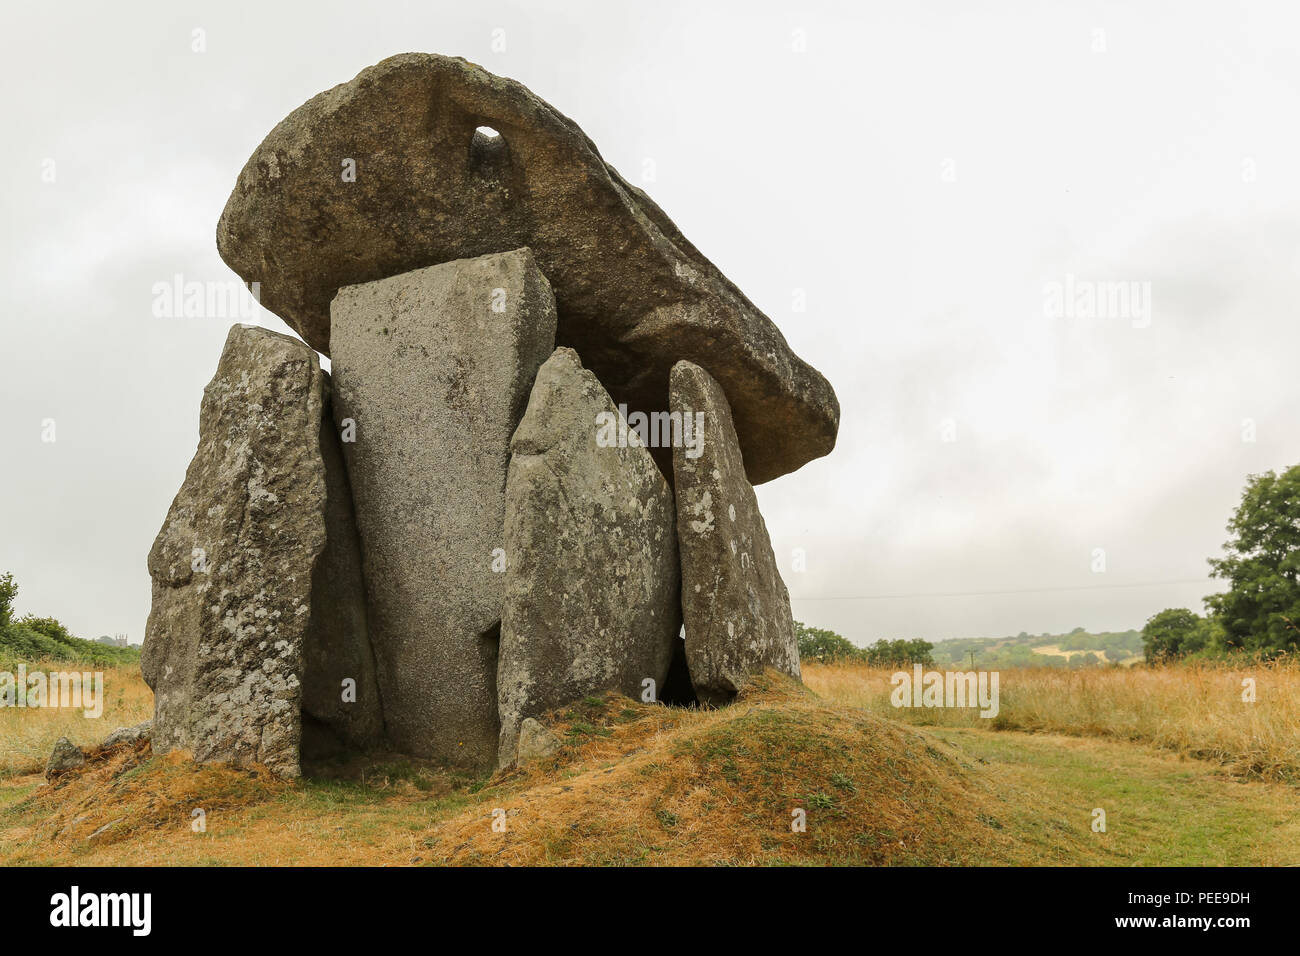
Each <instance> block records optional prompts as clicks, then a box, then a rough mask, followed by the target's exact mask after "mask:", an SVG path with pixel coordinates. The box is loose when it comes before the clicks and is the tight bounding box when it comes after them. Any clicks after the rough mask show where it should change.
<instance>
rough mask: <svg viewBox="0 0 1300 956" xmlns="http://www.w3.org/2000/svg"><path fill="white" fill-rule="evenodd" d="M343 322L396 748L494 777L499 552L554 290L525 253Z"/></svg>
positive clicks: (343, 406) (350, 409) (337, 339)
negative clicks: (512, 469)
mask: <svg viewBox="0 0 1300 956" xmlns="http://www.w3.org/2000/svg"><path fill="white" fill-rule="evenodd" d="M497 309H500V311H497ZM333 316H334V332H333V346H334V360H333V371H334V383H335V388H336V401H335V417H336V420H337V422H338V423H339V425H340V426H341V427H346V425H347V422H348V420H351V421H352V422H353V423H354V425H355V441H353V442H348V441H345V442H344V444H343V450H344V456H345V459H346V461H347V466H348V474H349V477H350V478H351V482H352V490H353V500H354V502H355V504H356V511H357V524H358V527H359V529H360V532H361V541H362V553H363V559H364V567H365V576H366V588H367V592H368V594H369V599H370V605H369V606H370V614H369V622H370V633H371V638H372V642H373V644H374V648H375V658H376V662H377V665H378V668H379V686H380V691H381V694H382V696H383V701H384V718H385V725H386V728H387V732H388V735H389V738H390V739H391V740H392V742H393V743H394V744H395V745H396V746H397V748H398V749H400V750H402V751H405V752H408V753H412V754H416V755H420V756H425V757H435V758H443V759H447V760H450V761H453V762H457V763H462V764H468V765H472V766H476V767H491V766H492V765H494V764H495V761H496V745H497V732H498V723H497V688H496V671H497V654H498V645H499V640H500V621H501V604H502V596H503V593H504V586H505V583H504V575H503V574H501V573H497V572H496V571H494V570H493V563H494V558H495V557H496V556H495V555H494V551H497V549H500V548H502V546H503V540H502V529H503V524H504V521H505V484H506V468H507V465H508V464H509V455H510V436H511V435H512V434H513V433H514V430H515V427H516V426H517V425H518V423H519V419H520V416H522V414H523V411H524V407H525V405H526V404H527V401H528V393H529V390H530V388H531V387H532V384H533V379H534V377H535V376H536V374H537V369H538V368H539V367H540V366H541V364H542V363H543V362H544V361H546V358H547V356H549V355H550V354H551V351H552V349H553V348H554V344H555V302H554V298H553V296H552V295H551V290H550V286H549V285H548V284H547V281H546V278H545V277H544V276H543V275H542V274H541V272H540V271H538V269H537V266H536V264H535V263H534V261H533V257H532V254H531V253H530V252H529V251H528V250H527V249H520V250H516V251H514V252H506V253H500V254H496V255H489V256H482V257H480V258H477V259H469V260H462V261H459V262H449V263H444V264H442V265H437V266H431V267H429V268H427V269H420V270H417V271H415V272H410V273H407V274H404V275H399V276H393V277H391V278H388V279H382V280H380V281H378V282H371V283H367V284H364V285H357V286H348V287H346V288H344V289H342V290H340V291H339V294H338V296H337V298H336V299H335V300H334V304H333Z"/></svg>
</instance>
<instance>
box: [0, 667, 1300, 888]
mask: <svg viewBox="0 0 1300 956" xmlns="http://www.w3.org/2000/svg"><path fill="white" fill-rule="evenodd" d="M1255 676H1256V678H1257V687H1258V696H1259V700H1258V702H1257V703H1256V704H1253V705H1241V706H1242V707H1251V708H1254V709H1252V710H1244V709H1237V710H1234V704H1233V703H1232V701H1233V700H1235V701H1236V703H1237V704H1240V686H1241V685H1240V679H1239V676H1238V675H1237V674H1236V673H1235V672H1227V671H1219V672H1212V671H1208V670H1207V671H1195V670H1186V671H1183V670H1180V669H1171V670H1168V671H1147V670H1145V669H1136V670H1128V669H1125V670H1118V669H1116V670H1111V669H1096V670H1093V671H1087V672H1061V671H1057V670H1046V669H1044V670H1043V671H1042V672H1038V671H1033V670H1027V671H1023V672H1019V671H1018V672H1014V673H1013V672H1010V671H1008V672H1003V674H1002V685H1001V697H1002V701H1001V713H1000V714H999V717H998V719H996V720H993V721H990V720H981V719H980V718H978V717H975V716H972V715H971V714H968V713H964V712H961V713H959V712H953V711H943V710H919V709H918V710H910V711H906V710H895V709H894V708H892V707H890V706H889V704H888V691H889V684H888V679H889V672H887V671H872V670H868V669H865V668H862V667H834V666H816V665H813V666H808V667H806V668H805V680H806V683H807V685H808V687H807V689H805V688H800V687H797V686H794V685H791V684H790V683H789V682H787V681H785V680H784V679H781V678H778V677H775V676H769V677H767V678H764V679H763V680H761V681H758V682H756V686H755V687H754V688H753V689H752V690H751V691H750V692H748V693H746V694H745V695H744V697H743V698H742V699H741V700H740V701H739V702H738V703H737V704H736V705H734V706H732V707H728V708H724V709H722V710H716V711H698V710H683V709H675V708H665V707H659V706H653V705H645V704H641V703H639V702H633V701H629V700H626V699H624V698H618V697H605V698H589V699H587V700H586V701H584V702H581V703H580V704H578V705H575V706H574V707H573V708H571V709H570V710H568V711H566V712H564V713H560V714H556V715H554V717H553V718H552V720H551V724H552V727H553V729H554V730H555V732H557V733H558V734H559V735H560V737H561V739H562V740H563V741H564V746H563V748H562V750H561V751H560V753H559V754H558V755H557V756H556V757H555V758H554V759H553V760H551V761H548V762H546V763H545V764H539V765H534V766H532V767H530V768H528V769H525V770H516V771H512V772H510V773H507V774H499V775H497V776H495V777H493V778H491V779H489V780H467V779H464V778H461V777H458V776H455V775H451V774H448V773H447V772H445V771H442V770H440V769H438V768H436V767H430V766H426V765H422V764H419V763H416V762H411V761H397V762H387V763H378V764H371V765H367V766H362V767H356V766H354V767H350V768H345V769H344V770H340V771H339V775H338V777H337V778H336V779H329V780H322V779H316V780H310V781H302V782H297V783H282V782H278V781H275V780H273V779H271V778H269V777H268V776H267V775H266V774H265V773H264V772H259V771H257V770H251V771H238V770H232V769H229V768H221V767H204V768H196V767H195V766H193V765H192V764H191V763H190V762H189V761H188V760H187V759H186V758H185V757H184V755H180V754H169V755H167V756H164V757H155V756H153V755H152V754H151V753H150V752H149V748H148V746H147V745H143V746H141V747H139V748H136V749H130V748H127V749H122V748H118V749H115V750H113V751H108V752H105V753H96V752H94V751H93V750H92V753H91V760H90V763H89V765H88V767H87V768H86V770H85V771H84V772H82V773H80V774H76V775H74V776H73V777H71V778H69V779H67V780H65V781H64V782H62V783H61V784H60V785H57V786H52V785H49V784H47V783H46V782H45V781H44V779H43V778H42V777H41V776H39V775H37V774H35V773H32V772H31V771H33V770H34V769H35V768H36V766H37V765H38V764H39V763H40V762H42V761H43V759H44V756H45V754H46V753H48V747H47V746H46V744H49V745H52V743H53V740H54V739H55V738H56V737H57V736H59V735H60V734H67V735H68V736H71V737H73V739H77V740H79V742H83V743H90V742H91V741H92V740H93V739H94V738H95V737H96V735H98V738H102V737H103V736H104V735H105V734H107V733H108V732H109V731H111V730H112V729H113V728H115V727H116V726H118V725H121V724H130V723H136V722H138V721H139V720H140V719H143V718H144V717H145V716H148V710H149V709H150V708H149V704H148V700H149V698H148V691H147V689H146V688H144V687H143V684H142V683H140V684H139V686H138V687H134V688H133V687H132V686H131V684H130V681H131V680H132V679H134V680H135V681H137V682H138V681H139V678H138V675H134V677H133V676H132V675H131V674H129V673H126V674H121V675H116V677H115V679H114V682H116V681H120V682H121V683H122V686H121V693H120V695H118V696H115V695H114V694H113V693H112V692H110V694H109V700H110V703H111V704H112V706H113V708H115V709H114V710H112V711H110V710H109V709H108V708H106V713H105V716H104V718H103V719H101V720H100V721H85V720H83V721H82V722H83V724H87V723H94V724H97V725H98V726H97V727H96V728H95V729H94V730H93V731H88V730H84V729H83V730H82V731H81V732H80V733H79V734H78V733H76V732H69V730H70V727H71V725H69V724H67V723H64V722H62V721H63V720H65V718H55V717H53V716H51V717H50V719H49V720H48V723H45V724H41V725H40V726H38V722H36V721H32V720H30V718H31V716H32V714H31V712H26V713H25V714H24V715H23V716H22V717H21V718H20V720H21V725H20V724H0V732H3V733H4V734H5V736H4V737H3V738H0V739H3V740H4V741H5V748H6V751H5V754H4V756H3V758H0V759H3V761H4V763H3V766H4V767H5V768H6V772H7V776H5V777H4V778H3V779H0V863H3V864H5V865H32V864H42V863H77V864H107V865H114V864H140V865H147V864H152V863H163V862H166V863H186V864H195V865H212V864H253V865H293V864H342V865H349V864H399V865H411V864H414V865H421V864H424V865H428V864H468V865H500V864H505V863H510V864H513V865H520V864H541V865H556V864H560V865H564V864H648V865H673V864H688V865H695V864H704V865H707V864H726V865H750V864H759V865H782V864H787V865H788V864H794V865H804V864H834V863H851V864H871V865H963V864H1030V863H1046V864H1069V865H1096V864H1120V865H1151V864H1171V865H1204V864H1227V865H1260V864H1300V788H1297V786H1296V785H1295V780H1296V776H1295V771H1296V768H1297V766H1298V762H1297V760H1296V754H1295V751H1294V747H1295V746H1296V737H1297V734H1300V728H1297V726H1296V723H1295V722H1296V719H1297V703H1296V698H1297V696H1298V695H1300V688H1298V686H1297V685H1298V684H1300V679H1298V678H1297V673H1296V671H1295V670H1294V669H1286V668H1274V669H1272V670H1270V671H1268V672H1261V673H1259V674H1256V675H1255ZM110 686H112V684H111V683H110ZM1234 688H1235V691H1234ZM114 701H116V703H113V702H114ZM12 719H14V714H13V713H9V714H6V713H5V712H4V711H0V720H12ZM72 719H75V718H72ZM915 721H926V722H927V723H926V725H925V726H917V725H916V724H915V723H914V722H915ZM994 724H996V725H997V726H996V727H994V726H991V725H994ZM15 728H16V729H19V730H21V734H20V739H21V740H23V741H24V749H23V751H22V753H18V752H16V751H15V752H13V753H10V748H9V742H10V740H11V739H13V738H11V737H10V735H9V731H10V730H11V729H15ZM23 754H27V756H23ZM34 756H35V757H38V758H39V759H32V758H33V757H34ZM1206 758H1208V759H1206ZM196 809H201V810H203V811H204V814H203V819H204V821H205V824H206V826H205V829H204V830H203V832H195V831H194V829H193V828H192V821H193V820H194V815H193V812H194V810H196ZM1099 809H1100V810H1104V811H1105V815H1106V831H1105V832H1094V830H1093V821H1094V819H1095V813H1094V811H1096V810H1099ZM800 820H802V822H803V823H804V824H805V826H804V827H803V828H802V829H800V828H799V826H798V823H799V822H800ZM792 824H794V826H792Z"/></svg>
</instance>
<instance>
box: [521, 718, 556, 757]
mask: <svg viewBox="0 0 1300 956" xmlns="http://www.w3.org/2000/svg"><path fill="white" fill-rule="evenodd" d="M559 749H560V738H558V737H556V736H555V734H553V733H551V732H550V731H549V730H547V729H546V726H545V725H544V724H543V723H542V722H541V721H540V720H537V719H536V718H533V717H525V718H524V720H523V722H522V723H521V724H520V725H519V748H518V754H519V763H520V764H521V765H522V764H528V763H532V762H533V761H536V760H545V759H546V758H547V757H553V756H555V754H556V752H557V751H559Z"/></svg>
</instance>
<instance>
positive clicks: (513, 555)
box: [497, 348, 681, 765]
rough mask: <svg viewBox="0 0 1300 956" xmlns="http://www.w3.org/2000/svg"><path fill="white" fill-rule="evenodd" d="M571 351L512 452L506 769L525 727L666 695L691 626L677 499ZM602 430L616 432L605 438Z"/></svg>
mask: <svg viewBox="0 0 1300 956" xmlns="http://www.w3.org/2000/svg"><path fill="white" fill-rule="evenodd" d="M617 422H618V409H617V407H616V406H615V405H614V402H613V401H612V400H611V399H610V397H609V394H608V393H607V392H606V391H605V389H604V387H603V386H602V385H601V384H600V382H599V381H598V380H597V379H596V376H595V375H593V374H592V373H591V372H589V371H587V370H586V369H584V368H583V367H582V363H581V361H580V360H579V358H578V354H577V353H576V352H574V351H573V350H572V349H567V348H560V349H556V351H555V354H554V355H552V356H551V358H550V359H548V360H547V362H546V364H545V365H543V366H542V368H541V371H539V372H538V373H537V382H536V384H534V385H533V390H532V395H531V397H530V398H529V400H528V410H527V412H526V413H525V414H524V417H523V421H521V422H520V423H519V428H518V430H517V431H516V432H515V434H514V439H513V440H512V442H511V444H510V449H511V453H512V454H511V458H510V472H509V477H508V478H507V480H506V521H505V542H506V556H507V560H508V562H509V565H508V570H507V572H506V596H505V610H504V613H503V617H502V622H501V661H500V666H499V668H498V671H497V674H498V676H497V699H498V702H499V707H500V715H501V743H500V762H501V764H502V765H507V764H509V763H511V762H513V760H514V756H515V747H516V744H517V743H518V738H519V732H520V725H521V722H523V721H524V720H525V718H530V717H537V716H540V715H541V714H543V713H545V712H546V711H547V710H549V709H551V708H553V707H557V706H559V705H561V704H566V703H569V702H570V701H574V700H578V699H579V698H581V697H583V696H585V695H588V694H594V693H597V692H600V691H605V690H617V691H620V692H621V693H624V694H626V695H628V696H629V697H639V696H640V695H641V694H642V691H643V689H644V688H645V687H646V685H645V684H644V682H645V681H646V680H647V679H649V680H652V681H654V684H653V688H654V692H655V695H656V697H657V695H658V694H659V693H660V691H661V690H662V688H663V686H664V680H665V678H666V677H667V674H668V665H669V663H670V661H671V658H672V651H673V640H674V638H676V636H677V632H678V630H679V628H680V626H681V607H680V603H679V601H678V587H679V573H678V569H677V535H676V533H675V532H674V522H675V512H674V510H673V495H672V491H671V490H670V489H669V487H668V482H667V481H665V480H664V477H663V476H662V475H661V474H660V473H659V469H658V467H657V466H656V465H655V463H654V459H652V458H651V457H650V453H649V452H648V451H647V450H646V449H645V448H644V447H643V446H640V445H637V444H629V443H626V442H624V443H622V444H623V447H619V444H618V443H609V444H608V447H602V443H601V442H600V441H599V440H598V439H599V437H600V436H601V435H602V434H610V435H612V434H615V433H616V432H617V431H618V429H617V426H616V423H617ZM602 424H604V425H605V428H604V430H603V431H602V427H601V426H602Z"/></svg>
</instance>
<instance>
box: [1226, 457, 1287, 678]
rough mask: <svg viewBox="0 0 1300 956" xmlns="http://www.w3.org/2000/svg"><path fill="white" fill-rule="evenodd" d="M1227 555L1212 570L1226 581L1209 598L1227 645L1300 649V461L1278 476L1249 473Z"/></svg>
mask: <svg viewBox="0 0 1300 956" xmlns="http://www.w3.org/2000/svg"><path fill="white" fill-rule="evenodd" d="M1228 532H1229V534H1231V535H1232V538H1231V539H1230V540H1229V541H1228V542H1227V543H1226V544H1224V546H1223V547H1224V551H1225V552H1226V556H1225V557H1222V558H1211V559H1210V567H1211V568H1212V569H1213V570H1212V574H1213V575H1214V576H1215V577H1217V578H1223V579H1224V580H1226V581H1227V582H1228V585H1229V589H1228V591H1226V592H1225V593H1223V594H1212V595H1210V596H1209V597H1207V598H1206V599H1205V603H1206V605H1207V606H1209V607H1210V608H1211V609H1212V610H1213V612H1214V614H1215V616H1216V617H1217V619H1218V622H1219V624H1220V625H1221V626H1222V627H1223V632H1224V641H1225V643H1226V645H1227V646H1228V647H1231V648H1239V649H1242V650H1247V651H1263V652H1266V653H1268V652H1283V651H1290V652H1295V651H1297V650H1298V649H1300V630H1298V628H1300V465H1296V466H1293V467H1291V468H1288V469H1287V470H1286V471H1284V472H1282V474H1280V475H1278V474H1275V473H1274V472H1272V471H1267V472H1264V473H1263V474H1262V475H1251V476H1250V478H1249V479H1248V480H1247V483H1246V489H1245V491H1243V492H1242V496H1241V504H1240V505H1239V506H1238V507H1237V510H1236V512H1235V513H1234V514H1233V516H1232V520H1231V521H1229V522H1228Z"/></svg>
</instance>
